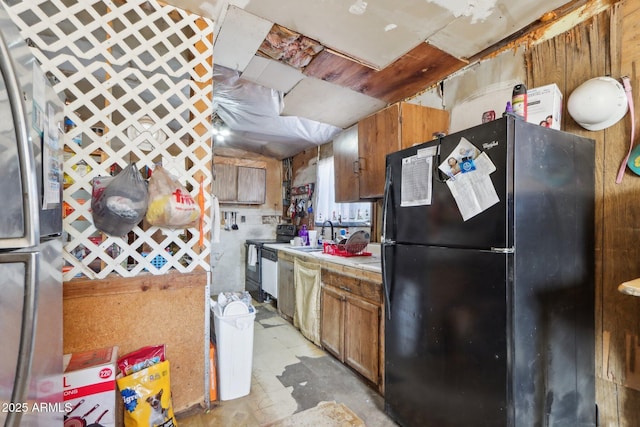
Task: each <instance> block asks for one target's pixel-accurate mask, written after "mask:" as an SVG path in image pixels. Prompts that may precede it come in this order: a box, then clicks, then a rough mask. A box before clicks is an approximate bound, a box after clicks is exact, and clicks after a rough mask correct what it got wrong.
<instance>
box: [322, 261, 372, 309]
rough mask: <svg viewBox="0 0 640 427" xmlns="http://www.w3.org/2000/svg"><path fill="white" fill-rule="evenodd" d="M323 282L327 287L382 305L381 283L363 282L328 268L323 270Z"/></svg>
mask: <svg viewBox="0 0 640 427" xmlns="http://www.w3.org/2000/svg"><path fill="white" fill-rule="evenodd" d="M322 282H323V283H324V284H325V285H327V286H332V287H334V288H337V289H340V290H342V291H345V292H349V293H351V294H353V295H356V296H359V297H362V298H365V299H367V300H369V301H372V302H374V303H376V304H381V303H382V284H380V283H377V282H371V281H368V280H362V279H360V278H358V277H354V276H348V275H345V274H341V273H337V272H335V271H332V270H328V269H326V268H323V269H322Z"/></svg>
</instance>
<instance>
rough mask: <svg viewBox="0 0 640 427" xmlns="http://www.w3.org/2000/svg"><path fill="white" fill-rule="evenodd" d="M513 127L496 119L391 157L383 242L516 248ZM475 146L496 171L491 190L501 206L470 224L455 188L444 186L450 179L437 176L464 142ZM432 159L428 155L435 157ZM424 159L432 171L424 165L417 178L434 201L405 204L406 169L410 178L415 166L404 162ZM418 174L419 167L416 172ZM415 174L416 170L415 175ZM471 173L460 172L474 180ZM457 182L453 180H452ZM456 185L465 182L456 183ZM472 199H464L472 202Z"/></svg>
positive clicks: (389, 159)
mask: <svg viewBox="0 0 640 427" xmlns="http://www.w3.org/2000/svg"><path fill="white" fill-rule="evenodd" d="M512 132H513V126H512V123H511V122H510V121H507V120H506V119H500V120H495V121H493V122H489V123H486V124H484V125H481V126H477V127H474V128H471V129H467V130H465V131H461V132H458V133H455V134H452V135H449V136H446V137H444V138H442V139H441V140H434V141H430V142H428V143H425V144H422V145H417V146H414V147H411V148H408V149H406V150H402V151H399V152H396V153H392V154H390V155H388V156H387V182H388V188H389V191H388V194H387V197H386V198H385V200H386V201H385V210H386V216H387V217H386V221H385V223H386V228H385V233H384V235H385V238H388V239H391V240H394V241H397V242H401V243H410V244H411V243H415V244H428V245H440V246H452V247H462V248H480V249H488V248H492V247H496V248H506V247H512V236H510V235H509V230H510V227H509V225H510V221H512V220H511V219H510V216H509V215H510V214H509V212H510V210H509V207H510V206H511V203H512V202H511V197H512V191H511V188H510V182H509V176H510V168H511V164H512V154H511V147H510V145H509V143H508V141H510V140H511V139H512V138H511V136H512V135H511V134H512ZM463 137H464V138H465V139H466V140H467V141H469V142H470V143H471V144H473V145H474V146H475V147H476V148H477V149H478V151H480V152H484V153H486V155H487V156H488V157H489V159H490V160H491V162H492V163H493V164H494V165H495V167H496V170H495V172H493V173H492V174H490V179H491V186H493V188H494V189H495V192H496V193H497V196H498V202H497V203H496V204H494V205H492V206H491V207H489V208H488V209H487V210H485V211H483V212H481V213H479V214H478V215H475V216H473V217H471V218H469V219H467V220H466V221H465V220H464V219H463V217H462V215H461V213H460V209H459V207H458V205H457V203H456V199H454V197H453V195H452V190H451V189H450V188H449V186H448V185H447V184H446V183H445V182H444V180H446V178H447V177H446V175H444V174H439V173H438V165H439V164H441V163H442V162H446V161H447V158H448V157H449V156H450V155H452V153H454V154H455V155H458V152H459V149H458V144H459V143H460V141H461V138H463ZM438 150H439V152H440V155H439V156H429V155H428V154H424V153H429V152H431V153H436V152H437V151H438ZM419 155H425V156H427V157H430V158H431V160H432V163H433V164H432V165H431V167H425V168H424V169H423V170H422V172H421V173H419V174H418V175H417V176H419V177H420V178H419V181H418V183H419V184H421V185H431V187H432V189H431V194H432V200H431V202H430V203H429V204H426V203H424V204H421V205H418V206H407V203H404V204H403V200H404V201H405V202H406V201H407V198H408V196H407V195H408V194H411V191H410V190H409V187H410V186H409V185H407V188H405V189H404V190H403V169H404V173H405V174H411V173H412V172H410V171H411V170H412V169H411V165H408V166H407V165H404V164H403V161H405V159H409V158H411V157H413V156H419ZM425 169H427V170H429V169H430V170H431V179H428V178H427V175H426V174H425ZM413 171H414V172H416V170H415V169H413ZM416 173H417V172H416ZM472 173H475V172H470V173H469V174H462V173H460V174H458V175H457V176H460V175H466V176H467V177H469V176H471V174H472ZM454 179H455V176H454ZM458 182H462V181H461V180H458ZM470 197H471V196H464V195H462V196H461V199H464V200H466V199H468V198H470Z"/></svg>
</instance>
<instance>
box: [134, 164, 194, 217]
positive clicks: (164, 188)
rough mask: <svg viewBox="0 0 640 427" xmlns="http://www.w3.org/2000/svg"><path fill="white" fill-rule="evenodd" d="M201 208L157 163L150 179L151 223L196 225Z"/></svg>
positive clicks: (148, 212)
mask: <svg viewBox="0 0 640 427" xmlns="http://www.w3.org/2000/svg"><path fill="white" fill-rule="evenodd" d="M199 217H200V208H199V207H198V204H197V203H196V202H195V200H194V199H193V197H192V196H191V194H189V192H188V191H187V189H186V188H185V187H184V186H183V185H182V184H180V182H179V181H178V180H177V179H174V178H173V177H172V176H171V175H169V173H168V172H167V171H166V169H164V168H163V167H162V166H160V165H157V166H156V167H155V169H154V170H153V174H152V175H151V178H150V179H149V209H148V211H147V216H146V219H147V221H148V222H149V224H151V225H155V226H158V227H167V228H187V227H192V226H195V225H196V222H197V220H198V218H199Z"/></svg>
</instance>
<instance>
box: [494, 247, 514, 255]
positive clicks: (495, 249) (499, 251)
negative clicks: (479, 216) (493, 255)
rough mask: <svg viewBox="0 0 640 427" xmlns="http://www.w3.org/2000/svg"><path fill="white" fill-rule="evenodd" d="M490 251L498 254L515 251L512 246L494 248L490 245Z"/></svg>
mask: <svg viewBox="0 0 640 427" xmlns="http://www.w3.org/2000/svg"><path fill="white" fill-rule="evenodd" d="M491 252H497V253H500V254H512V253H514V252H515V249H514V248H494V247H491Z"/></svg>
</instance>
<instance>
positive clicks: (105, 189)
mask: <svg viewBox="0 0 640 427" xmlns="http://www.w3.org/2000/svg"><path fill="white" fill-rule="evenodd" d="M147 195H148V193H147V184H146V182H145V181H144V179H143V178H142V175H140V171H138V169H137V168H136V165H135V163H131V164H129V165H128V166H127V167H126V168H124V169H123V170H122V171H121V172H120V173H119V174H118V175H116V176H115V177H96V178H94V180H93V189H92V194H91V210H92V215H93V224H94V225H95V227H96V228H97V229H98V230H100V231H102V232H103V233H106V234H109V235H111V236H124V235H125V234H127V233H128V232H130V231H131V230H133V227H135V226H136V225H137V224H138V223H139V222H140V221H142V218H144V214H145V212H146V211H147Z"/></svg>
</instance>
